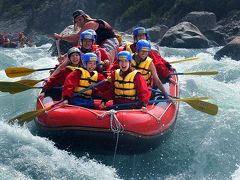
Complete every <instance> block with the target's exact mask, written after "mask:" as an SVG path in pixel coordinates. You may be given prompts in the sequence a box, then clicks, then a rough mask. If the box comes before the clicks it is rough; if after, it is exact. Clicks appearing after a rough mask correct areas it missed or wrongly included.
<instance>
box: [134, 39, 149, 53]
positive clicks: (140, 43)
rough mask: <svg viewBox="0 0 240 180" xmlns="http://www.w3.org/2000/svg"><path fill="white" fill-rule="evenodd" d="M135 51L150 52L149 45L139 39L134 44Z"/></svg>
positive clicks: (147, 42)
mask: <svg viewBox="0 0 240 180" xmlns="http://www.w3.org/2000/svg"><path fill="white" fill-rule="evenodd" d="M136 49H137V52H138V51H148V52H149V51H151V44H150V42H149V41H147V40H144V39H141V40H139V41H138V42H137V44H136Z"/></svg>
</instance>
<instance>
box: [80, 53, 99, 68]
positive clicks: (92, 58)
mask: <svg viewBox="0 0 240 180" xmlns="http://www.w3.org/2000/svg"><path fill="white" fill-rule="evenodd" d="M89 61H96V63H97V65H98V57H97V55H96V54H95V53H86V54H84V55H83V66H84V67H85V68H87V63H88V62H89Z"/></svg>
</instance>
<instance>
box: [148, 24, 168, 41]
mask: <svg viewBox="0 0 240 180" xmlns="http://www.w3.org/2000/svg"><path fill="white" fill-rule="evenodd" d="M168 29H169V27H167V26H165V25H157V26H153V27H151V28H147V31H148V33H149V36H150V39H151V41H153V42H158V41H160V39H162V37H163V35H164V34H165V33H166V32H167V30H168Z"/></svg>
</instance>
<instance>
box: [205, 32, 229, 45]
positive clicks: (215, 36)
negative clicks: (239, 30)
mask: <svg viewBox="0 0 240 180" xmlns="http://www.w3.org/2000/svg"><path fill="white" fill-rule="evenodd" d="M203 34H204V36H206V37H207V39H208V40H209V41H211V44H212V45H213V46H225V45H226V40H225V39H226V37H227V36H226V35H225V34H224V33H221V32H219V31H217V30H215V29H211V30H208V31H205V32H204V33H203Z"/></svg>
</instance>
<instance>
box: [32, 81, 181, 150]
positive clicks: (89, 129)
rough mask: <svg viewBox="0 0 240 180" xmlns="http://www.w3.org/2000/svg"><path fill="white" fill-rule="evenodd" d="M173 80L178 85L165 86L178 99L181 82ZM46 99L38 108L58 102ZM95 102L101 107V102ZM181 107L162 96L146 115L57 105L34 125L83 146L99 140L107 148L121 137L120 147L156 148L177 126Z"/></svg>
mask: <svg viewBox="0 0 240 180" xmlns="http://www.w3.org/2000/svg"><path fill="white" fill-rule="evenodd" d="M172 78H173V79H174V80H175V81H176V84H173V83H167V84H165V85H164V86H165V88H166V90H167V91H168V93H169V94H170V95H172V96H177V97H179V86H178V79H177V77H176V76H173V77H172ZM47 99H49V98H45V99H38V100H37V109H42V108H44V107H46V106H49V105H52V104H54V103H55V102H54V101H51V100H50V101H49V100H47ZM95 103H96V104H99V103H100V100H96V101H95ZM109 105H111V102H110V103H109ZM178 106H179V104H178V102H166V100H164V99H162V96H161V95H156V96H155V97H154V100H152V103H150V104H149V105H148V106H147V109H148V112H147V113H144V112H141V111H140V110H139V109H126V110H114V109H110V110H99V109H87V108H83V107H79V106H72V105H69V106H67V107H64V108H63V107H61V106H57V107H55V108H52V109H51V110H49V111H48V112H46V113H42V114H41V115H40V116H39V117H37V118H36V119H35V123H36V124H37V126H38V127H39V128H40V129H41V130H44V131H45V132H47V133H50V134H53V136H52V137H53V138H55V137H71V138H72V137H73V136H75V137H78V138H79V139H80V141H79V142H81V143H82V142H84V141H87V142H90V141H91V142H93V141H94V140H96V141H97V142H101V143H100V146H105V145H104V143H105V144H106V145H109V144H111V142H114V143H115V142H116V135H118V137H119V138H117V140H118V143H119V146H125V145H127V146H131V147H134V149H136V148H138V147H140V149H145V148H146V147H147V148H154V147H156V146H158V145H159V144H160V142H161V141H162V139H163V138H165V137H166V136H165V135H166V134H168V133H167V132H170V131H171V129H172V127H173V126H174V124H175V121H176V117H177V113H178ZM56 134H57V135H56ZM83 139H84V140H83ZM99 140H102V141H99Z"/></svg>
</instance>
